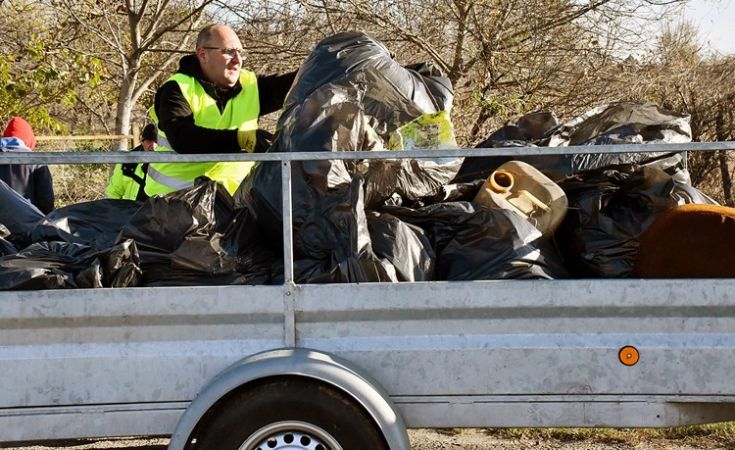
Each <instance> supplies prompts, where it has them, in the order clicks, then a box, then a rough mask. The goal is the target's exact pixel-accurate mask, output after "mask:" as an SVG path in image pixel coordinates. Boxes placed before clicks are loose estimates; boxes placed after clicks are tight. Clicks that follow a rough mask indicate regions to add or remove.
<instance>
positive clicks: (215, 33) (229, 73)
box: [145, 24, 296, 196]
mask: <svg viewBox="0 0 735 450" xmlns="http://www.w3.org/2000/svg"><path fill="white" fill-rule="evenodd" d="M242 62H243V49H242V44H241V43H240V39H239V38H238V37H237V34H235V32H234V31H233V30H232V29H231V28H230V27H228V26H226V25H222V24H216V25H209V26H207V27H205V28H204V29H202V31H200V32H199V36H198V37H197V42H196V54H195V55H187V56H184V57H183V58H182V59H181V61H180V62H179V70H178V72H176V73H175V74H174V75H173V76H171V78H169V79H168V81H166V83H164V84H163V85H162V86H161V87H160V88H159V89H158V91H157V92H156V97H155V103H154V105H153V108H151V117H152V119H153V120H154V122H156V123H157V125H158V146H157V147H156V151H169V152H170V151H175V152H176V153H234V152H239V151H248V152H254V151H264V150H265V149H266V148H267V141H268V137H269V135H270V134H269V133H268V132H266V131H264V130H258V117H260V116H262V115H265V114H268V113H271V112H274V111H277V110H279V109H281V107H282V106H283V101H284V99H285V98H286V94H287V93H288V90H289V89H290V87H291V84H292V83H293V80H294V78H295V77H296V72H290V73H287V74H283V75H270V76H257V75H255V73H253V72H251V71H248V70H245V69H243V68H242ZM253 165H254V163H252V162H217V163H151V164H150V166H149V168H148V179H147V181H146V186H145V192H146V194H147V195H149V196H153V195H156V194H165V193H168V192H172V191H176V190H179V189H183V188H186V187H190V186H192V185H193V183H194V180H195V179H196V178H197V177H200V176H206V177H209V178H210V179H212V180H214V181H217V182H219V183H221V184H222V185H224V187H225V188H226V189H227V190H228V191H229V192H230V193H234V192H235V190H237V187H238V186H239V185H240V183H241V182H242V180H243V179H244V178H245V177H246V176H247V175H248V173H249V172H250V170H251V169H252V167H253Z"/></svg>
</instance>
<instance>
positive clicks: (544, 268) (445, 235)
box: [381, 202, 566, 280]
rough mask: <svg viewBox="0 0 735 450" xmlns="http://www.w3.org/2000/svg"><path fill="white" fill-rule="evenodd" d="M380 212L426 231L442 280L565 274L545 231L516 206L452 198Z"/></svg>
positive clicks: (548, 277) (539, 276)
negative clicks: (507, 207) (493, 206)
mask: <svg viewBox="0 0 735 450" xmlns="http://www.w3.org/2000/svg"><path fill="white" fill-rule="evenodd" d="M381 212H383V213H389V214H391V215H393V216H395V217H398V218H399V219H401V220H403V221H405V222H408V223H410V224H413V225H416V226H418V227H420V228H422V229H423V230H424V231H425V232H426V233H427V235H428V236H429V238H430V240H431V242H432V247H433V249H434V252H435V253H436V279H438V280H492V279H506V278H544V279H553V278H563V277H565V276H566V271H565V270H564V268H563V267H562V266H561V264H560V263H559V258H558V255H556V254H555V252H554V250H553V249H552V248H550V246H548V245H547V243H545V242H544V241H543V239H542V237H541V233H540V232H539V231H538V230H537V229H536V228H534V227H533V226H532V225H531V224H530V223H528V221H526V220H524V219H523V218H522V217H520V216H518V215H517V214H515V213H513V212H512V211H506V210H502V209H488V208H485V207H483V206H479V205H474V204H472V203H470V202H450V203H439V204H435V205H430V206H427V207H424V208H421V209H417V210H413V209H409V208H401V207H391V206H387V207H385V208H382V209H381ZM542 247H543V248H542Z"/></svg>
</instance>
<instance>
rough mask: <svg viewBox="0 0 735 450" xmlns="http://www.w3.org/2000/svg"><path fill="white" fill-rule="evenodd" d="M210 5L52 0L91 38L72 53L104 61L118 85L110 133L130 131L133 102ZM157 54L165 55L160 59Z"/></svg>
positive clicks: (204, 1) (203, 0) (204, 0)
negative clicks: (111, 131) (112, 128)
mask: <svg viewBox="0 0 735 450" xmlns="http://www.w3.org/2000/svg"><path fill="white" fill-rule="evenodd" d="M212 3H214V0H199V1H176V0H117V1H110V0H107V1H105V0H74V1H71V0H57V1H53V2H52V4H53V5H54V6H55V8H56V11H57V12H58V13H59V15H60V18H62V19H68V21H69V22H70V24H73V25H74V26H76V27H78V28H80V29H81V30H83V31H84V32H85V33H86V34H88V35H89V36H90V37H91V38H92V39H91V41H88V42H85V43H79V42H77V43H75V45H74V47H73V49H74V51H76V52H77V53H79V54H88V55H94V56H96V57H98V58H100V59H101V60H103V61H104V63H105V65H106V67H107V70H108V71H109V72H110V75H111V76H110V78H111V80H113V81H114V83H115V85H116V86H117V89H118V90H117V102H116V108H115V110H116V113H115V126H114V130H115V133H117V134H128V133H129V132H130V128H131V117H132V112H133V109H134V107H135V106H136V104H137V103H138V100H139V99H140V98H141V96H142V95H143V93H144V92H145V91H146V90H147V89H148V88H149V87H150V86H151V84H152V83H154V82H155V81H156V80H157V79H158V78H159V77H160V76H161V75H162V74H164V73H166V72H167V71H169V70H170V66H171V65H172V64H173V63H174V62H175V61H176V60H178V58H179V56H180V55H179V53H181V52H183V51H184V49H187V47H188V46H189V45H190V42H191V40H192V37H193V36H195V34H196V33H197V32H198V30H199V28H201V25H202V22H203V20H204V18H205V17H206V16H205V9H206V8H207V7H208V6H210V4H212ZM161 55H165V57H164V58H163V59H161V58H160V56H161ZM155 56H158V57H157V58H156V57H155ZM154 61H155V64H151V63H152V62H154ZM124 145H125V141H120V142H119V144H118V145H117V148H118V149H121V148H123V146H124Z"/></svg>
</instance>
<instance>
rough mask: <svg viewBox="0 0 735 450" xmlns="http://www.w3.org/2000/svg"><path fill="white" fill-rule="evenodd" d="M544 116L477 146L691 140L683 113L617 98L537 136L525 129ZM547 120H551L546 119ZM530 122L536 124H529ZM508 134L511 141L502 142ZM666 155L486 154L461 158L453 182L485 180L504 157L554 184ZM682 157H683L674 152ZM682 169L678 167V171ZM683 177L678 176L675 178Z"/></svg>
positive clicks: (529, 119)
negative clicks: (527, 166)
mask: <svg viewBox="0 0 735 450" xmlns="http://www.w3.org/2000/svg"><path fill="white" fill-rule="evenodd" d="M543 119H544V116H543V115H539V113H535V114H534V115H529V116H525V117H523V118H521V119H520V120H519V124H520V123H525V122H528V123H529V124H528V125H525V126H523V127H522V126H520V125H518V126H512V125H509V126H506V127H504V128H502V129H501V130H498V131H497V132H495V133H493V134H492V135H491V136H490V137H489V138H488V139H487V140H486V141H484V142H482V143H480V144H479V145H478V146H477V147H478V148H498V147H518V146H542V147H565V146H568V145H612V144H655V143H671V144H681V143H687V142H691V136H692V134H691V127H690V126H689V116H687V115H684V114H679V113H676V112H673V111H669V110H665V109H663V108H660V107H658V106H656V105H654V104H652V103H645V104H639V103H631V102H621V103H615V104H611V105H602V106H599V107H597V108H594V109H592V110H590V111H588V112H586V113H585V114H583V115H581V116H579V117H576V118H574V119H572V120H570V121H568V122H566V123H564V124H561V125H559V126H557V127H555V128H550V129H547V131H546V135H545V136H542V137H539V136H538V134H532V133H531V132H530V131H526V130H529V129H531V130H542V129H543V126H541V125H539V122H541V123H542V124H543V123H544V121H543ZM546 123H547V124H551V123H553V122H552V121H551V120H548V121H547V122H546ZM533 125H536V127H535V128H533ZM508 129H510V130H514V131H508ZM516 129H520V130H521V131H515V130H516ZM509 137H511V138H513V139H514V140H508V138H509ZM673 155H674V154H672V153H662V152H653V153H608V154H574V155H539V156H524V157H510V156H497V157H496V156H491V157H477V158H467V159H466V160H465V163H464V164H463V166H462V168H461V169H460V171H459V174H458V175H457V177H456V178H455V181H471V180H475V179H478V178H483V179H484V178H487V177H488V176H489V175H490V174H491V173H492V172H493V171H494V170H495V169H497V168H498V167H499V166H500V165H502V164H503V163H505V162H507V161H510V160H513V159H515V160H519V161H523V162H526V163H528V164H531V165H532V166H534V167H536V168H537V169H539V170H540V171H541V172H543V173H544V175H546V176H548V177H549V178H551V179H552V180H553V181H556V182H557V183H558V182H559V181H561V180H563V179H564V178H565V177H567V176H569V175H573V174H576V173H580V172H585V171H589V170H596V169H600V168H603V167H608V166H613V165H620V164H647V163H649V162H653V161H656V160H658V159H663V158H668V157H671V156H673ZM679 157H680V158H683V155H680V156H679ZM682 172H683V171H682ZM686 177H688V175H686V174H685V173H682V174H681V178H680V180H681V181H682V182H686V181H685V179H686Z"/></svg>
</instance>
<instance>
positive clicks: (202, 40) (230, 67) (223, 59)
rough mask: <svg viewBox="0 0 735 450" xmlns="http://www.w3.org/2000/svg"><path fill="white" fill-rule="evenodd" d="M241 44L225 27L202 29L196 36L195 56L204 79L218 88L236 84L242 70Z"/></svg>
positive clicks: (216, 25) (215, 26) (232, 32)
mask: <svg viewBox="0 0 735 450" xmlns="http://www.w3.org/2000/svg"><path fill="white" fill-rule="evenodd" d="M242 51H243V50H242V44H241V43H240V38H238V37H237V34H236V33H235V32H234V31H233V30H232V28H230V27H229V26H227V25H223V24H214V25H208V26H206V27H204V28H203V29H202V30H201V31H200V32H199V35H198V36H197V43H196V54H197V59H198V60H199V65H200V66H201V68H202V72H204V75H205V77H206V78H207V79H208V80H209V81H211V82H213V83H215V84H216V85H217V86H220V87H232V86H234V85H235V84H236V83H237V80H238V79H239V77H240V69H241V68H242Z"/></svg>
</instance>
